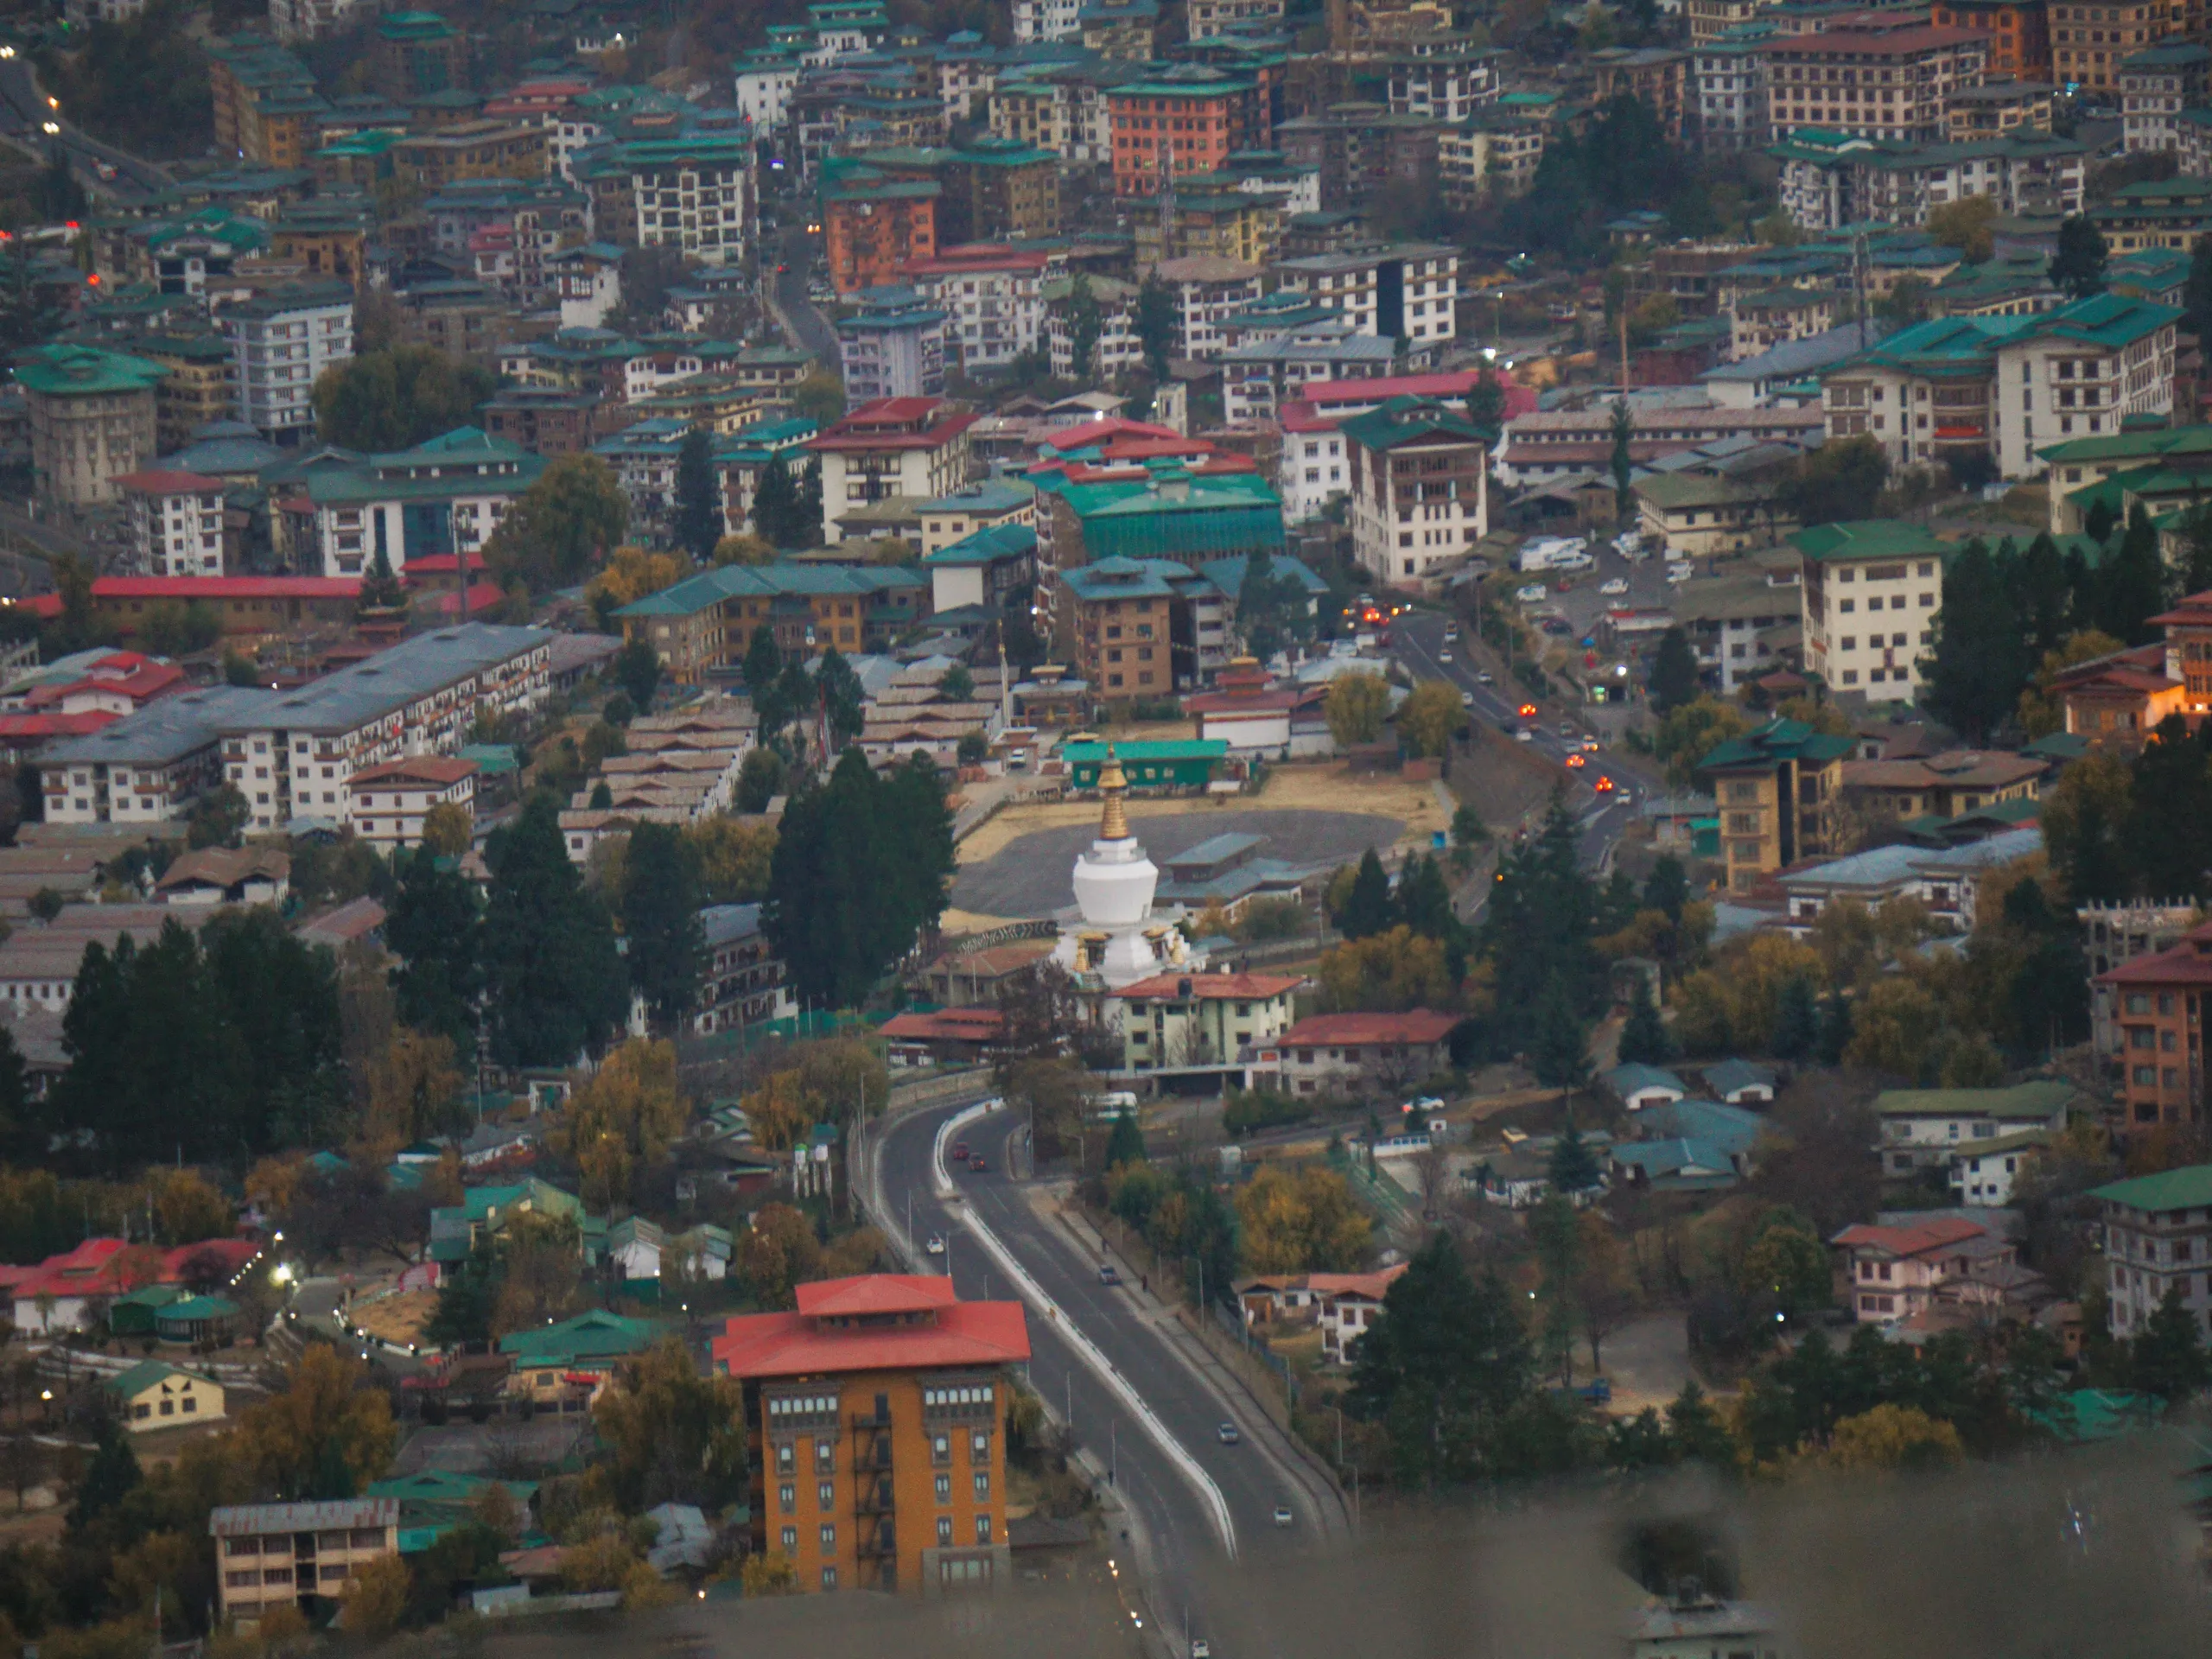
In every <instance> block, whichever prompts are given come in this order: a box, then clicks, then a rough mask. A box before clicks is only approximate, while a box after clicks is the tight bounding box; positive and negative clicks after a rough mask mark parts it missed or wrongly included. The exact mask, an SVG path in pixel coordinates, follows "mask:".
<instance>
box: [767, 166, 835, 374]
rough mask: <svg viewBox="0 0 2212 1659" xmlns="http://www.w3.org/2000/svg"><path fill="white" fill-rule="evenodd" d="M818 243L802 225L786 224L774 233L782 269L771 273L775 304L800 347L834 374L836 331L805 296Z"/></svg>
mask: <svg viewBox="0 0 2212 1659" xmlns="http://www.w3.org/2000/svg"><path fill="white" fill-rule="evenodd" d="M804 212H805V209H804V208H803V207H786V208H785V213H787V214H790V215H794V216H796V215H800V214H803V213H804ZM819 243H820V238H817V237H810V236H809V235H808V234H807V233H806V226H805V225H804V223H799V222H794V223H786V224H785V226H784V227H783V228H782V229H781V230H780V231H779V232H778V233H777V245H778V252H777V254H776V258H777V261H778V263H779V264H781V265H782V266H783V267H784V269H783V270H781V271H779V272H776V273H774V276H775V282H776V303H777V305H778V306H779V307H780V308H782V310H783V314H784V315H785V316H786V317H788V318H790V319H791V327H792V328H793V329H794V330H796V331H797V332H798V339H799V345H800V346H801V347H803V348H804V350H807V351H810V352H812V353H814V355H815V356H816V357H817V358H818V359H821V362H822V366H823V368H825V369H827V370H829V372H830V373H832V374H835V373H836V372H837V362H838V356H837V333H836V330H835V329H834V328H832V327H830V326H829V321H828V320H827V319H826V318H824V317H823V315H822V314H821V313H820V312H819V311H817V310H816V309H815V308H814V302H813V301H811V300H810V299H808V298H807V297H806V272H807V268H808V266H810V264H812V263H813V261H814V256H815V253H816V251H817V246H818V245H819Z"/></svg>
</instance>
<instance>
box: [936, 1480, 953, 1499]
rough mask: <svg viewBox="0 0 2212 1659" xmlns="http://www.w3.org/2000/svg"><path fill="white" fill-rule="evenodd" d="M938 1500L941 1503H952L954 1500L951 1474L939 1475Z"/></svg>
mask: <svg viewBox="0 0 2212 1659" xmlns="http://www.w3.org/2000/svg"><path fill="white" fill-rule="evenodd" d="M937 1501H938V1503H951V1502H952V1477H951V1476H950V1475H939V1476H938V1478H937Z"/></svg>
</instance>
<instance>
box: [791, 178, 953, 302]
mask: <svg viewBox="0 0 2212 1659" xmlns="http://www.w3.org/2000/svg"><path fill="white" fill-rule="evenodd" d="M940 194H942V187H941V186H939V185H938V183H937V181H935V180H933V179H900V178H893V177H892V176H891V175H888V174H887V173H885V172H882V171H881V170H880V169H878V168H872V167H859V166H851V167H839V168H835V169H834V170H832V169H828V168H825V170H824V174H823V181H822V191H821V197H822V231H823V251H824V255H825V257H827V259H828V261H829V280H830V283H832V284H833V285H834V286H835V287H836V290H837V293H838V296H839V297H840V298H850V297H851V296H854V295H855V294H859V293H861V292H862V291H864V290H866V289H871V288H891V287H897V286H901V285H903V284H904V283H905V281H906V278H905V277H904V275H903V273H904V272H905V270H906V267H907V266H909V265H910V264H912V263H913V262H914V261H915V260H917V259H929V258H933V257H936V254H937V245H938V236H937V206H938V196H939V195H940Z"/></svg>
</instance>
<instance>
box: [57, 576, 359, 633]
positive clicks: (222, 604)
mask: <svg viewBox="0 0 2212 1659" xmlns="http://www.w3.org/2000/svg"><path fill="white" fill-rule="evenodd" d="M360 589H361V583H360V579H359V577H357V576H219V575H218V576H99V577H96V578H94V580H93V582H92V614H93V615H94V616H95V617H97V618H98V619H99V620H100V621H102V622H105V623H107V624H108V625H110V626H112V627H113V628H114V629H115V631H116V632H118V633H119V634H121V635H123V636H124V638H126V639H128V638H129V637H130V636H131V635H133V634H136V633H137V632H138V631H139V629H141V628H142V627H143V626H145V623H146V618H147V616H148V614H149V613H151V612H152V611H153V610H154V609H155V607H157V606H163V605H168V606H181V605H205V606H207V607H208V608H209V609H210V610H212V611H213V612H214V613H215V618H216V620H217V621H218V622H219V623H220V624H221V625H222V629H223V632H225V633H228V634H249V633H283V632H287V631H288V630H289V629H291V628H294V627H296V626H300V625H301V624H302V623H316V622H335V623H347V622H351V621H352V620H353V607H354V602H355V600H356V597H357V596H358V595H359V593H360ZM40 597H41V599H48V600H52V601H54V614H57V615H58V614H60V595H59V594H41V595H40ZM34 603H35V601H34Z"/></svg>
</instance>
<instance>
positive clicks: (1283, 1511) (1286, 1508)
mask: <svg viewBox="0 0 2212 1659" xmlns="http://www.w3.org/2000/svg"><path fill="white" fill-rule="evenodd" d="M1293 1519H1294V1517H1293V1516H1292V1515H1291V1512H1290V1505H1289V1504H1287V1503H1278V1504H1276V1505H1275V1525H1277V1526H1279V1527H1287V1526H1288V1525H1289V1524H1290V1523H1291V1522H1292V1520H1293Z"/></svg>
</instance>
